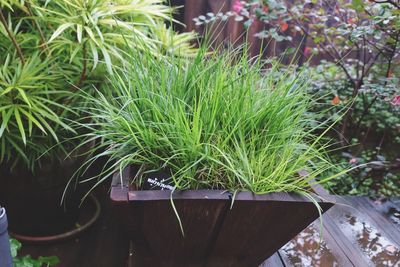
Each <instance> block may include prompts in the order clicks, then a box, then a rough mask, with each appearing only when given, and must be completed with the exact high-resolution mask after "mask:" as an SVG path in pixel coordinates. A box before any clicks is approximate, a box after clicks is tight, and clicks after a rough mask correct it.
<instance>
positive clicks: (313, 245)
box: [262, 197, 400, 267]
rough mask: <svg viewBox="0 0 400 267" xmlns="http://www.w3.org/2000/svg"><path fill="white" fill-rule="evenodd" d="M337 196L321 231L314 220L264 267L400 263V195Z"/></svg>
mask: <svg viewBox="0 0 400 267" xmlns="http://www.w3.org/2000/svg"><path fill="white" fill-rule="evenodd" d="M335 199H336V201H337V202H338V204H336V206H334V207H333V208H332V209H331V210H329V211H328V212H327V213H326V214H325V215H324V216H323V218H322V219H323V227H322V231H321V227H320V222H319V221H316V222H314V223H313V224H312V225H310V226H309V227H308V228H307V229H305V230H304V231H303V232H301V233H300V234H299V235H298V236H296V237H295V238H294V239H293V240H292V241H290V242H289V243H288V244H286V245H285V246H284V247H282V248H281V249H280V250H279V251H278V252H277V253H275V254H274V255H273V256H272V257H271V258H270V259H268V260H267V261H266V262H264V264H262V267H267V266H323V267H325V266H360V267H363V266H385V267H386V266H400V199H390V200H375V201H374V200H371V199H369V198H366V197H336V198H335ZM321 234H322V242H319V241H320V237H321Z"/></svg>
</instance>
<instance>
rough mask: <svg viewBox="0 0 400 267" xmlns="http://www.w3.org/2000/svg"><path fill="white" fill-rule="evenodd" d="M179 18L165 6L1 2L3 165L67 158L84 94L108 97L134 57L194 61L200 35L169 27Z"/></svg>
mask: <svg viewBox="0 0 400 267" xmlns="http://www.w3.org/2000/svg"><path fill="white" fill-rule="evenodd" d="M173 12H174V8H172V7H170V6H168V5H166V4H164V1H162V0H47V1H45V0H0V66H1V67H0V163H7V164H10V165H11V166H12V167H15V166H19V165H21V166H25V167H27V168H29V169H31V170H33V169H34V168H35V166H38V164H40V162H41V160H38V159H39V158H40V159H42V160H45V161H49V160H56V159H60V160H62V159H64V158H65V157H66V156H67V154H68V153H69V152H68V151H69V150H70V149H71V147H73V146H74V144H70V143H71V142H70V141H69V140H70V139H69V138H71V137H72V136H74V135H75V134H76V133H75V131H74V130H73V129H72V128H71V127H69V126H68V125H67V122H68V121H70V120H75V119H76V118H78V117H79V114H77V113H76V112H75V111H73V110H74V107H75V106H76V103H77V102H79V103H80V104H82V99H81V98H80V91H79V90H77V89H78V88H80V89H82V90H83V91H85V92H89V93H93V92H94V90H93V87H94V86H96V87H97V88H98V89H99V90H101V91H102V90H103V87H101V86H100V85H101V84H102V83H103V82H105V79H104V77H105V76H106V75H111V74H112V71H113V66H114V65H126V64H130V62H127V61H126V60H125V58H127V56H126V55H127V54H128V53H130V51H132V50H146V51H148V52H150V51H151V53H152V54H153V56H156V57H162V56H165V55H166V54H168V53H171V54H173V55H174V56H177V55H179V56H183V57H188V56H191V55H192V54H193V53H194V51H195V50H196V49H195V48H193V46H192V45H191V44H190V43H189V41H191V40H192V39H193V38H194V37H195V36H194V34H193V33H184V34H177V33H175V32H174V31H173V30H172V29H171V28H168V27H167V26H166V24H165V22H166V21H168V22H169V23H171V22H173V19H172V17H171V14H172V13H173ZM134 36H135V38H137V37H138V36H139V37H140V38H141V39H142V40H143V42H140V43H138V42H135V40H134ZM93 85H94V86H93ZM107 89H111V88H107ZM103 92H104V91H103ZM57 143H58V145H56V144H57ZM54 146H57V147H58V148H59V149H51V148H53V147H54Z"/></svg>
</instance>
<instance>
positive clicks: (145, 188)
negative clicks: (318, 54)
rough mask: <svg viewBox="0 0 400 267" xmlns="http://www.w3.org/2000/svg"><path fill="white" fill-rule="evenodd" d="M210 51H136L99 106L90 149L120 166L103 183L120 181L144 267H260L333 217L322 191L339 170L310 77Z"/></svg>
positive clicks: (119, 195)
mask: <svg viewBox="0 0 400 267" xmlns="http://www.w3.org/2000/svg"><path fill="white" fill-rule="evenodd" d="M206 50H207V48H206V47H203V48H200V50H199V52H198V54H197V56H196V57H195V58H193V59H189V60H184V59H181V58H176V57H172V56H171V57H164V58H155V57H153V56H152V54H151V53H149V52H148V51H143V52H142V53H135V52H133V53H132V60H131V61H132V64H131V65H130V67H129V68H126V69H124V70H121V71H117V72H115V74H114V75H113V76H112V77H111V78H110V80H111V82H110V85H109V86H111V89H110V90H108V91H110V92H111V91H112V92H113V97H111V96H105V95H102V94H100V97H92V96H90V95H88V96H87V100H88V101H89V102H91V103H92V104H93V106H92V108H91V109H87V110H86V112H88V115H89V116H91V117H92V118H93V120H94V123H93V124H92V125H90V126H89V125H85V124H84V125H82V126H84V127H89V128H90V134H88V135H87V138H88V139H91V138H93V137H98V138H101V139H102V140H103V142H102V143H101V144H98V146H99V148H103V149H104V150H105V153H106V154H107V155H109V156H110V158H111V159H112V160H114V164H113V165H112V166H111V167H109V168H107V169H106V170H104V173H103V175H102V176H99V177H97V178H98V179H99V180H98V182H99V183H100V182H101V180H102V179H106V178H105V177H109V175H108V174H109V173H112V172H114V177H113V186H112V189H111V200H112V201H113V203H114V206H115V209H116V210H117V213H118V215H119V219H120V221H121V222H122V223H123V224H124V225H125V227H126V230H127V232H128V233H129V235H130V236H131V238H132V240H133V244H134V246H135V247H134V250H133V251H134V252H133V257H134V258H135V259H137V264H138V266H258V264H260V263H262V262H263V261H264V260H265V259H266V258H268V257H269V256H270V255H272V254H273V253H274V252H275V251H276V250H277V249H279V248H280V247H281V246H282V245H284V244H285V243H286V242H287V241H289V240H290V239H291V238H293V237H294V236H295V235H296V234H297V233H298V232H300V231H301V230H302V229H304V228H305V227H306V226H307V225H308V224H310V223H311V222H312V221H314V220H315V219H316V218H318V216H319V215H320V214H321V213H323V212H324V211H326V210H327V209H329V208H330V207H331V206H332V203H328V202H324V201H323V200H322V199H320V198H318V196H316V195H315V194H313V192H312V189H311V187H310V185H312V184H313V183H314V184H316V183H324V182H326V181H328V180H329V179H332V178H333V177H324V176H323V174H324V173H325V171H326V170H328V169H331V168H334V166H332V165H331V164H330V163H329V160H328V159H327V158H326V157H325V153H324V150H325V149H326V148H328V147H329V145H328V143H326V141H324V139H323V137H322V135H321V136H315V135H313V134H312V133H313V129H312V128H311V126H310V125H311V124H310V120H311V118H310V117H309V115H308V114H307V110H308V108H309V99H308V97H307V95H306V92H305V89H306V87H307V80H308V79H309V77H304V76H303V75H302V74H301V73H297V74H296V73H294V71H291V70H290V69H289V70H287V71H283V70H280V69H279V67H278V64H273V66H272V67H271V68H269V69H264V68H263V63H262V62H261V61H259V60H249V59H248V58H249V57H248V55H247V53H246V49H243V50H233V51H232V50H230V51H225V52H218V53H215V54H212V55H210V54H208V53H207V52H206ZM95 158H96V157H94V158H93V159H92V160H94V159H95ZM88 162H90V161H88ZM336 175H340V172H337V174H336ZM336 175H335V176H336ZM94 178H95V177H93V179H94Z"/></svg>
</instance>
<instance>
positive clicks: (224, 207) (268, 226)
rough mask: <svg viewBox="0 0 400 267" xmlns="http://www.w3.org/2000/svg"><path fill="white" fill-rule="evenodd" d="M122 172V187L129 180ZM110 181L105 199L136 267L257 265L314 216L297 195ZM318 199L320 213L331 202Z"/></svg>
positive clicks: (307, 203) (312, 209) (312, 207)
mask: <svg viewBox="0 0 400 267" xmlns="http://www.w3.org/2000/svg"><path fill="white" fill-rule="evenodd" d="M129 172H130V170H129V169H127V170H125V171H124V173H123V177H122V181H123V182H124V183H123V184H124V185H127V184H129V183H128V181H129V177H132V176H131V174H130V173H129ZM120 181H121V177H119V175H118V174H116V175H115V176H114V179H113V187H112V190H111V200H112V201H113V204H114V207H115V210H116V211H117V213H118V215H119V217H120V220H121V221H122V222H123V224H124V225H125V228H126V231H127V233H128V234H129V235H130V238H131V239H132V241H133V242H134V246H135V248H136V250H135V251H134V253H135V256H136V257H135V258H136V259H138V261H139V262H138V263H137V265H138V266H238V267H239V266H258V265H259V264H261V263H262V262H263V261H264V260H265V259H267V258H269V257H270V256H271V255H272V254H273V253H274V252H275V251H277V250H278V249H279V248H281V247H282V246H283V245H284V244H286V243H287V242H288V241H289V240H291V239H292V238H293V237H294V236H296V234H298V233H299V232H301V231H302V230H303V229H304V228H305V227H307V226H308V225H309V224H310V223H312V222H313V221H314V220H315V219H317V218H318V217H319V213H318V210H317V208H316V207H315V205H314V204H313V203H312V202H311V201H310V200H308V199H307V198H305V197H302V196H300V195H298V194H287V193H271V194H265V195H255V194H252V193H250V192H240V193H237V194H236V196H235V200H234V202H233V206H232V208H231V204H232V199H231V197H232V195H231V194H229V193H227V192H226V191H220V190H196V191H191V190H188V191H179V192H174V194H173V196H172V199H173V202H174V205H175V207H176V210H177V212H178V214H179V217H180V219H181V222H182V225H183V230H184V234H185V236H183V235H182V232H181V228H180V226H179V222H178V219H177V216H176V214H175V212H174V210H173V206H172V205H171V191H161V190H158V191H151V190H149V191H129V188H128V187H127V186H122V185H121V184H120ZM317 200H318V203H319V205H320V206H321V208H322V211H323V212H325V211H326V210H328V209H329V208H330V207H332V206H333V203H326V202H322V200H319V199H318V198H317Z"/></svg>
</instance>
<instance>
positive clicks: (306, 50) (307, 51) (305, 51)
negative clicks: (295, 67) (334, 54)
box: [304, 46, 312, 56]
mask: <svg viewBox="0 0 400 267" xmlns="http://www.w3.org/2000/svg"><path fill="white" fill-rule="evenodd" d="M311 52H312V49H311V48H310V47H308V46H307V47H305V48H304V55H305V56H309V55H310V54H311Z"/></svg>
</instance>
